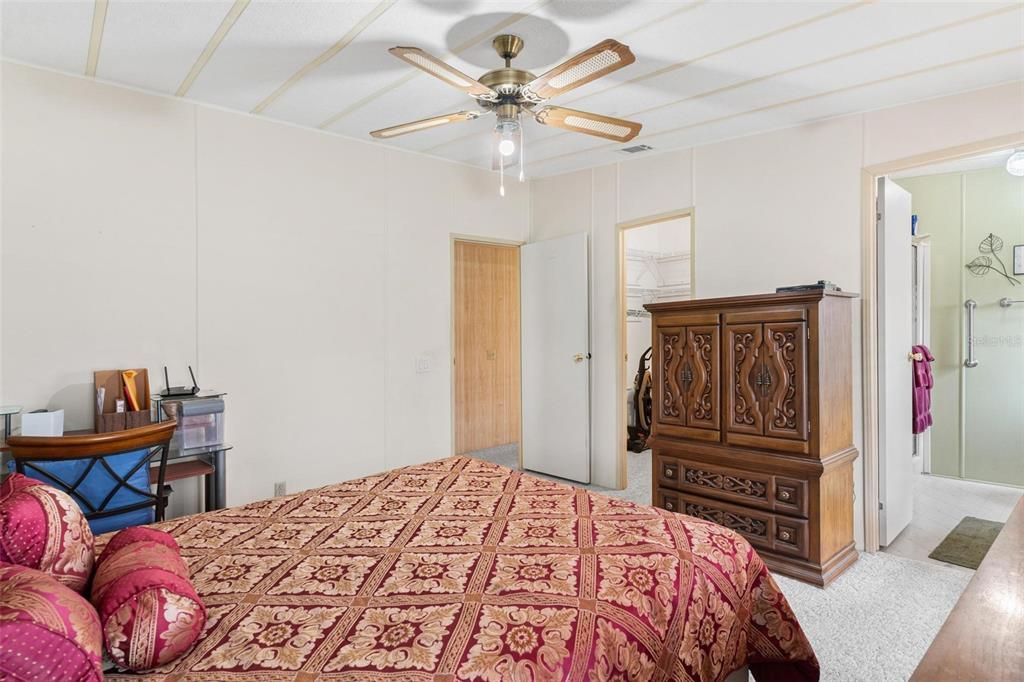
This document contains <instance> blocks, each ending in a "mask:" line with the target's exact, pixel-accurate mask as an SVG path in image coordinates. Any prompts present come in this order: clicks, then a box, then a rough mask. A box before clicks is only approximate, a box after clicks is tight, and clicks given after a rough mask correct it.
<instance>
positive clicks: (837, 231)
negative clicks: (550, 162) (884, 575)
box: [531, 83, 1024, 542]
mask: <svg viewBox="0 0 1024 682" xmlns="http://www.w3.org/2000/svg"><path fill="white" fill-rule="evenodd" d="M1022 107H1024V84H1022V83H1014V84H1008V85H1004V86H998V87H995V88H989V89H986V90H981V91H975V92H971V93H964V94H961V95H956V96H952V97H945V98H941V99H935V100H931V101H929V102H921V103H916V104H912V105H907V106H903V107H896V108H894V109H889V110H883V111H878V112H871V113H867V114H858V115H854V116H847V117H843V118H836V119H831V120H827V121H821V122H817V123H813V124H808V125H805V126H801V127H798V128H791V129H786V130H780V131H775V132H770V133H764V134H761V135H754V136H750V137H746V138H742V139H740V140H732V141H726V142H722V143H717V144H712V145H707V146H703V147H698V148H696V149H693V150H682V151H673V152H665V153H663V154H659V155H656V156H651V157H647V158H642V157H641V158H638V159H635V160H630V161H624V162H621V163H619V164H616V165H614V166H606V167H602V168H596V169H593V170H590V171H582V172H577V173H573V174H571V175H569V176H561V177H552V178H542V179H538V180H535V181H534V182H533V210H532V223H531V240H538V239H545V238H548V237H550V236H554V234H555V233H565V232H569V231H573V230H574V229H575V228H579V229H584V230H587V231H589V232H590V233H591V235H592V240H593V244H594V246H593V253H592V256H593V270H592V273H591V277H592V279H593V281H594V282H595V286H594V296H593V297H592V312H591V316H592V319H591V323H592V330H591V334H592V335H593V337H594V338H595V340H598V339H600V340H603V342H604V343H603V349H604V353H603V354H602V355H598V354H597V353H595V357H594V361H593V369H592V371H593V372H594V375H595V381H594V383H593V387H592V388H593V395H592V397H591V404H592V410H593V413H592V418H593V421H594V427H593V433H592V435H593V458H594V465H593V470H594V472H595V474H594V478H595V481H596V482H598V483H601V484H603V485H614V484H615V483H616V480H615V472H616V466H615V461H616V458H617V456H618V452H619V449H620V448H619V447H618V443H617V442H616V435H615V433H614V428H611V429H610V428H609V425H613V424H614V423H615V420H616V419H617V417H618V415H617V414H616V411H617V410H618V409H621V408H620V406H619V405H618V404H617V403H616V401H614V400H613V398H614V397H615V396H616V395H618V393H617V391H618V389H617V387H616V385H615V383H614V381H613V380H608V377H611V378H612V379H614V374H615V370H614V367H615V366H616V365H617V362H618V358H621V349H620V348H619V344H620V341H619V339H618V333H617V326H616V324H617V323H616V321H615V319H614V312H612V311H614V310H616V304H615V302H614V294H608V293H607V292H610V291H613V290H614V285H615V282H617V268H618V265H617V263H616V256H615V249H614V248H609V247H608V246H607V244H608V243H612V242H613V239H614V233H615V225H616V223H617V222H620V221H625V220H631V219H635V218H636V217H639V216H642V215H645V214H648V215H649V214H656V213H661V212H664V211H666V210H673V209H681V208H686V207H689V206H691V205H692V206H694V208H695V215H694V232H695V241H696V243H695V249H694V255H693V258H694V262H695V268H696V276H695V281H694V288H695V292H696V295H697V296H699V297H709V296H719V295H726V294H752V293H764V292H769V291H772V290H774V289H775V287H777V286H782V285H785V284H794V283H800V282H807V281H815V280H818V279H830V280H833V281H835V282H836V283H837V284H838V285H839V286H841V287H843V288H844V289H847V290H849V291H859V290H860V289H861V243H860V234H861V222H860V191H861V176H860V173H861V169H862V168H864V167H865V166H868V165H872V164H876V163H881V162H885V161H892V160H896V159H900V158H904V157H906V156H910V155H916V154H922V153H925V152H929V151H934V150H939V149H944V148H947V147H951V146H956V145H962V144H965V143H969V142H971V141H980V140H985V139H988V138H991V137H995V136H998V135H1005V134H1011V133H1018V132H1021V130H1022V129H1024V123H1022V120H1021V118H1020V112H1021V110H1022ZM567 178H571V179H569V180H567ZM554 187H559V188H561V189H562V190H563V191H561V192H555V191H553V188H554ZM573 206H579V207H583V206H587V207H591V208H590V209H589V211H590V212H589V214H588V218H587V220H585V221H582V220H581V221H576V220H574V219H573V217H572V216H571V215H566V214H567V213H571V209H572V207H573ZM586 210H588V209H581V211H586ZM624 211H628V214H626V213H624ZM552 216H554V217H552ZM570 226H571V227H570ZM601 244H606V246H603V247H602V246H601ZM602 284H603V286H602ZM859 305H860V304H859V303H855V306H856V307H855V311H854V330H853V336H854V350H853V358H852V363H853V367H854V394H855V395H854V398H855V400H854V406H855V409H854V412H855V415H854V417H855V423H854V426H855V438H854V441H855V443H856V444H857V445H858V447H859V446H860V445H861V442H862V433H861V428H862V426H861V425H862V415H861V386H860V379H861V376H860V373H861V369H860V367H861V344H860V309H859ZM608 368H611V369H608ZM606 374H607V377H606ZM606 394H607V395H606ZM856 467H857V471H856V492H857V499H858V500H861V499H863V497H862V490H861V486H862V481H863V467H862V461H861V460H860V459H858V461H857V464H856ZM855 510H856V534H857V538H858V542H861V540H862V538H863V508H862V506H861V505H860V504H859V503H858V504H857V506H856V508H855Z"/></svg>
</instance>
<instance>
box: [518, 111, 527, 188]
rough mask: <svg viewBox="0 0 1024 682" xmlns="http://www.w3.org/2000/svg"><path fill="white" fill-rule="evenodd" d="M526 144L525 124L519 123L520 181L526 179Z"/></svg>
mask: <svg viewBox="0 0 1024 682" xmlns="http://www.w3.org/2000/svg"><path fill="white" fill-rule="evenodd" d="M525 164H526V145H525V144H523V124H522V123H520V124H519V182H522V181H524V180H525V179H526V165H525Z"/></svg>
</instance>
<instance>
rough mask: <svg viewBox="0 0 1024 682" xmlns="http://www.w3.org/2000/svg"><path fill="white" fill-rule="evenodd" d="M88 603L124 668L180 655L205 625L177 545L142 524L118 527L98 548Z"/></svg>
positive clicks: (112, 653)
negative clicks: (94, 608) (118, 530)
mask: <svg viewBox="0 0 1024 682" xmlns="http://www.w3.org/2000/svg"><path fill="white" fill-rule="evenodd" d="M92 603H93V605H94V606H95V607H96V610H97V611H98V612H99V617H100V623H101V624H102V627H103V642H104V644H105V645H106V649H107V653H108V654H109V655H110V657H111V659H113V661H114V662H115V663H116V664H117V665H118V666H120V667H121V668H124V669H127V670H135V671H139V670H150V669H152V668H156V667H159V666H162V665H166V664H167V663H170V662H171V661H173V660H175V659H177V658H180V657H181V656H183V655H184V654H185V653H186V652H187V651H188V650H189V649H191V648H192V646H193V645H194V644H195V643H196V641H197V640H198V639H199V635H200V634H201V633H202V631H203V625H204V624H205V623H206V607H204V606H203V602H202V601H201V600H200V599H199V595H198V594H196V590H195V588H194V587H193V586H192V583H191V582H190V581H189V573H188V566H187V565H186V564H185V561H184V560H183V559H182V558H181V554H180V550H179V549H178V543H176V542H175V541H174V538H172V537H171V536H170V535H168V534H167V533H165V532H163V531H159V530H156V529H153V528H145V527H142V526H139V527H135V528H126V529H124V530H122V531H121V532H120V533H118V534H117V535H115V536H114V537H113V538H112V539H111V540H110V542H109V543H108V544H107V546H106V547H105V548H104V549H103V553H102V554H101V555H100V557H99V559H98V560H97V561H96V574H95V575H94V576H93V582H92Z"/></svg>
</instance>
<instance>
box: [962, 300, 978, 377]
mask: <svg viewBox="0 0 1024 682" xmlns="http://www.w3.org/2000/svg"><path fill="white" fill-rule="evenodd" d="M977 307H978V302H977V301H975V300H974V299H973V298H969V299H967V300H966V301H964V308H965V309H966V310H967V359H966V360H964V367H977V366H978V361H977V360H975V359H974V309H975V308H977Z"/></svg>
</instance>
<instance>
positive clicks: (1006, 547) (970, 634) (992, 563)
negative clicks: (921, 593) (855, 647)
mask: <svg viewBox="0 0 1024 682" xmlns="http://www.w3.org/2000/svg"><path fill="white" fill-rule="evenodd" d="M910 679H911V682H945V681H946V680H949V681H952V680H957V681H958V682H974V681H976V682H983V681H984V682H1010V681H1011V680H1012V681H1013V682H1020V680H1024V498H1022V499H1021V500H1020V501H1018V502H1017V506H1016V507H1014V509H1013V513H1011V514H1010V518H1009V519H1008V520H1007V522H1006V526H1004V527H1003V530H1002V532H1000V533H999V535H998V536H997V537H996V541H995V542H994V543H993V544H992V548H991V549H989V551H988V554H987V555H985V559H984V561H982V562H981V566H979V567H978V571H977V572H976V573H975V574H974V577H973V578H971V582H970V583H968V585H967V589H965V590H964V593H963V594H962V595H960V600H959V601H957V603H956V606H954V607H953V610H952V611H951V612H950V614H949V618H947V619H946V622H945V623H944V624H943V625H942V629H941V630H939V634H938V635H937V636H936V637H935V641H934V642H932V645H931V646H930V647H929V648H928V651H927V653H925V655H924V658H923V659H921V663H920V665H918V666H917V670H915V671H914V675H913V677H911V678H910Z"/></svg>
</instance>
